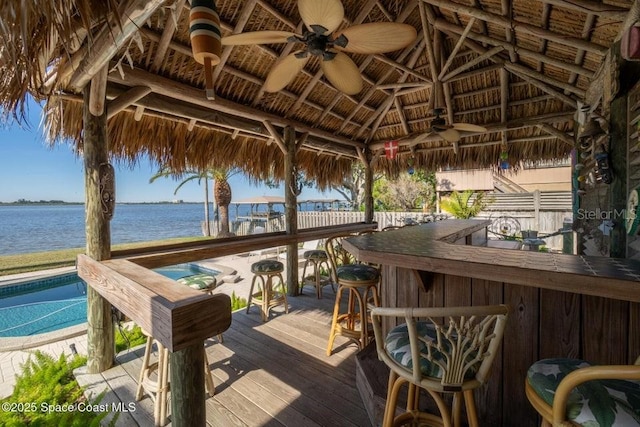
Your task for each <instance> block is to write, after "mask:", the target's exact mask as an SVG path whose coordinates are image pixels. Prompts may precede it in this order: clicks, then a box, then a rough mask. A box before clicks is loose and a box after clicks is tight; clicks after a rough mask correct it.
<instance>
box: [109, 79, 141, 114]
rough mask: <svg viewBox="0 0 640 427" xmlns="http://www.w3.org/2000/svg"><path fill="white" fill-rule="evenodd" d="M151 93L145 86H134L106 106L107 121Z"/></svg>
mask: <svg viewBox="0 0 640 427" xmlns="http://www.w3.org/2000/svg"><path fill="white" fill-rule="evenodd" d="M150 93H151V88H150V87H147V86H135V87H132V88H130V89H129V90H127V91H126V92H124V93H122V94H121V95H119V96H118V97H117V98H115V99H113V100H112V101H110V102H109V104H107V120H108V119H110V118H111V117H113V116H115V115H116V114H118V113H119V112H120V111H122V110H124V109H125V108H127V107H128V106H130V105H133V104H135V103H136V102H138V101H139V100H140V99H142V98H144V97H145V96H147V95H149V94H150Z"/></svg>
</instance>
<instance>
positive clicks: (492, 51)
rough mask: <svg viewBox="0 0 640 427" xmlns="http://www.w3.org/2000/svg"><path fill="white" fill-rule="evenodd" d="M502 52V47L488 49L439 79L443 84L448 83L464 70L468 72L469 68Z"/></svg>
mask: <svg viewBox="0 0 640 427" xmlns="http://www.w3.org/2000/svg"><path fill="white" fill-rule="evenodd" d="M503 50H504V48H503V47H502V46H495V47H493V48H491V49H489V50H488V51H486V52H485V53H483V54H482V55H479V56H476V57H475V58H473V59H472V60H471V61H468V62H465V63H464V64H462V65H460V66H459V67H457V68H455V69H454V70H451V71H449V72H448V73H447V74H446V75H445V76H444V77H442V78H441V81H442V82H443V83H444V82H448V81H449V80H450V79H451V78H452V77H455V76H456V75H458V74H460V73H462V72H463V71H465V70H468V69H469V68H472V67H475V66H476V65H478V64H479V63H481V62H482V61H486V60H487V59H489V58H491V57H492V56H493V55H497V54H499V53H500V52H502V51H503Z"/></svg>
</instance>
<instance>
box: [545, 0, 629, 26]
mask: <svg viewBox="0 0 640 427" xmlns="http://www.w3.org/2000/svg"><path fill="white" fill-rule="evenodd" d="M542 2H544V3H546V4H551V5H553V6H558V7H562V8H564V9H568V10H573V11H576V12H582V13H586V14H592V15H595V16H600V17H602V18H609V19H611V20H614V21H622V20H624V19H625V18H626V16H627V13H629V11H628V10H627V9H624V8H621V7H617V6H614V5H611V4H605V3H601V2H599V1H593V0H580V1H577V2H576V1H569V0H542Z"/></svg>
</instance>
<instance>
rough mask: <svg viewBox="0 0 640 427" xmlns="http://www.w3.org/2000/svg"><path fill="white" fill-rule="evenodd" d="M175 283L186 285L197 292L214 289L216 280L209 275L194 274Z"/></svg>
mask: <svg viewBox="0 0 640 427" xmlns="http://www.w3.org/2000/svg"><path fill="white" fill-rule="evenodd" d="M176 282H178V283H180V284H181V285H187V286H189V287H190V288H192V289H195V290H197V291H204V290H209V289H211V288H215V287H216V278H215V277H213V276H212V275H210V274H194V275H191V276H185V277H181V278H179V279H178V280H176Z"/></svg>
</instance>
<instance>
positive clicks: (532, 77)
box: [466, 40, 585, 108]
mask: <svg viewBox="0 0 640 427" xmlns="http://www.w3.org/2000/svg"><path fill="white" fill-rule="evenodd" d="M466 44H467V46H469V47H470V48H471V49H473V50H475V51H476V52H478V53H480V54H482V53H484V52H486V51H487V50H486V49H485V48H483V47H482V46H480V45H479V44H478V43H476V42H474V41H472V40H467V42H466ZM491 60H492V61H493V62H495V63H497V64H500V65H502V66H503V67H505V68H506V69H507V70H508V71H509V72H510V73H512V74H515V75H517V76H518V77H520V78H521V79H523V80H525V81H527V82H529V83H531V84H532V85H533V86H535V87H537V88H539V89H540V90H542V91H544V92H546V93H548V94H549V95H552V96H554V97H556V98H558V99H559V100H561V101H562V102H564V103H566V104H568V105H570V106H571V107H573V108H576V107H577V102H576V100H575V99H573V98H571V97H570V96H567V95H565V94H563V93H561V92H559V91H558V90H556V89H554V87H552V86H555V87H559V88H562V89H566V90H569V91H571V92H573V93H574V94H576V95H578V96H579V97H580V98H581V99H583V98H584V96H585V91H583V90H582V89H578V88H576V87H574V86H571V85H569V84H567V83H564V82H560V81H557V80H555V79H552V78H551V77H548V76H546V75H544V74H541V73H538V72H537V71H535V70H532V69H530V68H527V67H525V66H523V65H520V64H512V63H511V62H508V61H506V60H503V59H500V58H499V57H497V56H493V57H491Z"/></svg>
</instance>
